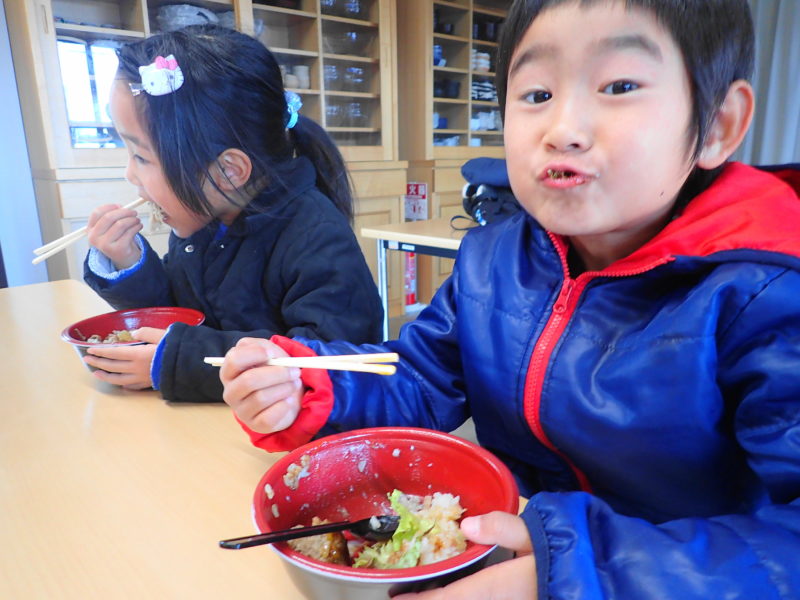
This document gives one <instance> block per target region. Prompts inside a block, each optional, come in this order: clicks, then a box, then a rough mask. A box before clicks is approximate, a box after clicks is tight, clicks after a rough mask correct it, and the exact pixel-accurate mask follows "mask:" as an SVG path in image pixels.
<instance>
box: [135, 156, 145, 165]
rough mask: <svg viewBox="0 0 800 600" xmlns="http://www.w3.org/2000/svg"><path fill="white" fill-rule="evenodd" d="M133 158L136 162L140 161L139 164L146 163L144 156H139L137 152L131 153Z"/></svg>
mask: <svg viewBox="0 0 800 600" xmlns="http://www.w3.org/2000/svg"><path fill="white" fill-rule="evenodd" d="M133 160H135V161H136V162H138V163H140V164H143V165H146V164H147V160H145V159H144V158H142V157H141V156H139V155H138V154H134V155H133Z"/></svg>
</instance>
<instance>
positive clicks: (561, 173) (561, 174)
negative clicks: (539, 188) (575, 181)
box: [547, 169, 577, 179]
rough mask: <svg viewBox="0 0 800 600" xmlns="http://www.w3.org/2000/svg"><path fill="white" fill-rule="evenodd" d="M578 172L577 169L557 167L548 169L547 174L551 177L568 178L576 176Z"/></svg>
mask: <svg viewBox="0 0 800 600" xmlns="http://www.w3.org/2000/svg"><path fill="white" fill-rule="evenodd" d="M576 175H577V173H576V172H575V171H569V170H567V171H560V170H556V169H547V176H548V177H549V178H550V179H567V178H569V177H575V176H576Z"/></svg>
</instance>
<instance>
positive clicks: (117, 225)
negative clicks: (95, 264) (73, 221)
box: [86, 204, 144, 271]
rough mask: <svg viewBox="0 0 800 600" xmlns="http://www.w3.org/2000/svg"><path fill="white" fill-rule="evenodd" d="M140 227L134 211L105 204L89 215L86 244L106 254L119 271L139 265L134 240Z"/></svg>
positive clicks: (137, 250) (136, 246)
mask: <svg viewBox="0 0 800 600" xmlns="http://www.w3.org/2000/svg"><path fill="white" fill-rule="evenodd" d="M143 226H144V225H142V222H141V221H140V220H139V216H138V215H137V214H136V211H135V210H133V209H130V208H120V206H119V205H118V204H106V205H104V206H100V207H98V208H95V209H94V210H93V211H92V213H91V214H90V215H89V222H88V223H87V225H86V228H87V233H86V235H87V238H88V239H89V244H91V245H92V246H94V247H95V248H97V249H98V250H99V251H100V252H102V253H103V254H105V255H106V256H107V257H108V258H109V259H110V260H111V262H113V263H114V266H115V267H116V269H117V270H118V271H121V270H122V269H127V268H129V267H132V266H133V265H135V264H136V263H137V262H139V258H140V257H141V254H142V252H141V250H139V246H138V244H137V243H136V241H135V239H134V238H135V237H136V234H137V233H139V231H141V229H142V227H143Z"/></svg>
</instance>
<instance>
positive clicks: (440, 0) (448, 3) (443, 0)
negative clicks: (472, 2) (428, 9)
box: [433, 0, 469, 11]
mask: <svg viewBox="0 0 800 600" xmlns="http://www.w3.org/2000/svg"><path fill="white" fill-rule="evenodd" d="M433 5H434V6H444V7H446V8H453V9H455V10H463V11H468V10H469V6H465V5H464V4H459V3H458V2H453V1H452V0H434V2H433Z"/></svg>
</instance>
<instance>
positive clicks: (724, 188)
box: [551, 162, 800, 275]
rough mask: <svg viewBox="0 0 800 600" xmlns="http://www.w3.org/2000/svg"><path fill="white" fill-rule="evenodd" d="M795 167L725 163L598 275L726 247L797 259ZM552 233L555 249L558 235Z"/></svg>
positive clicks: (799, 225) (799, 221)
mask: <svg viewBox="0 0 800 600" xmlns="http://www.w3.org/2000/svg"><path fill="white" fill-rule="evenodd" d="M799 232H800V168H798V167H797V166H796V165H795V166H792V165H785V166H783V167H776V168H770V169H768V170H767V169H763V170H762V169H757V168H754V167H750V166H747V165H744V164H742V163H736V162H732V163H729V164H728V165H727V166H726V167H725V169H724V170H723V171H722V173H721V174H720V175H719V177H717V179H716V180H715V181H714V183H712V184H711V186H709V188H708V189H706V190H705V191H704V192H702V193H701V194H699V195H698V196H697V197H695V198H694V199H693V200H692V201H691V202H689V204H688V206H687V207H686V209H685V210H684V211H683V213H682V214H681V215H680V216H679V217H677V218H676V219H674V220H673V221H671V222H670V223H669V224H668V225H667V226H666V227H665V228H664V229H663V230H662V231H661V232H660V233H659V234H658V235H656V236H655V237H654V238H653V239H652V240H650V241H649V242H648V243H647V244H645V245H644V246H642V247H641V248H639V249H638V250H636V251H635V252H633V253H632V254H630V255H628V256H626V257H625V258H623V259H620V260H618V261H617V262H615V263H613V264H611V265H609V266H608V267H607V268H606V269H604V270H603V271H602V272H601V274H602V275H623V274H628V273H635V272H642V271H646V270H649V269H650V268H652V267H654V266H657V265H660V264H664V263H666V262H670V261H673V260H675V259H676V258H678V257H683V256H689V257H703V258H705V257H710V256H712V255H714V254H717V253H720V252H725V251H731V250H737V251H738V250H746V251H751V250H756V251H766V252H774V253H779V254H784V255H788V256H791V257H794V258H800V233H799ZM551 238H552V239H553V240H554V242H555V243H556V246H557V247H559V249H560V250H562V251H563V250H564V249H565V248H566V246H567V244H566V242H565V240H564V239H563V238H562V237H561V236H554V235H552V234H551Z"/></svg>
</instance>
